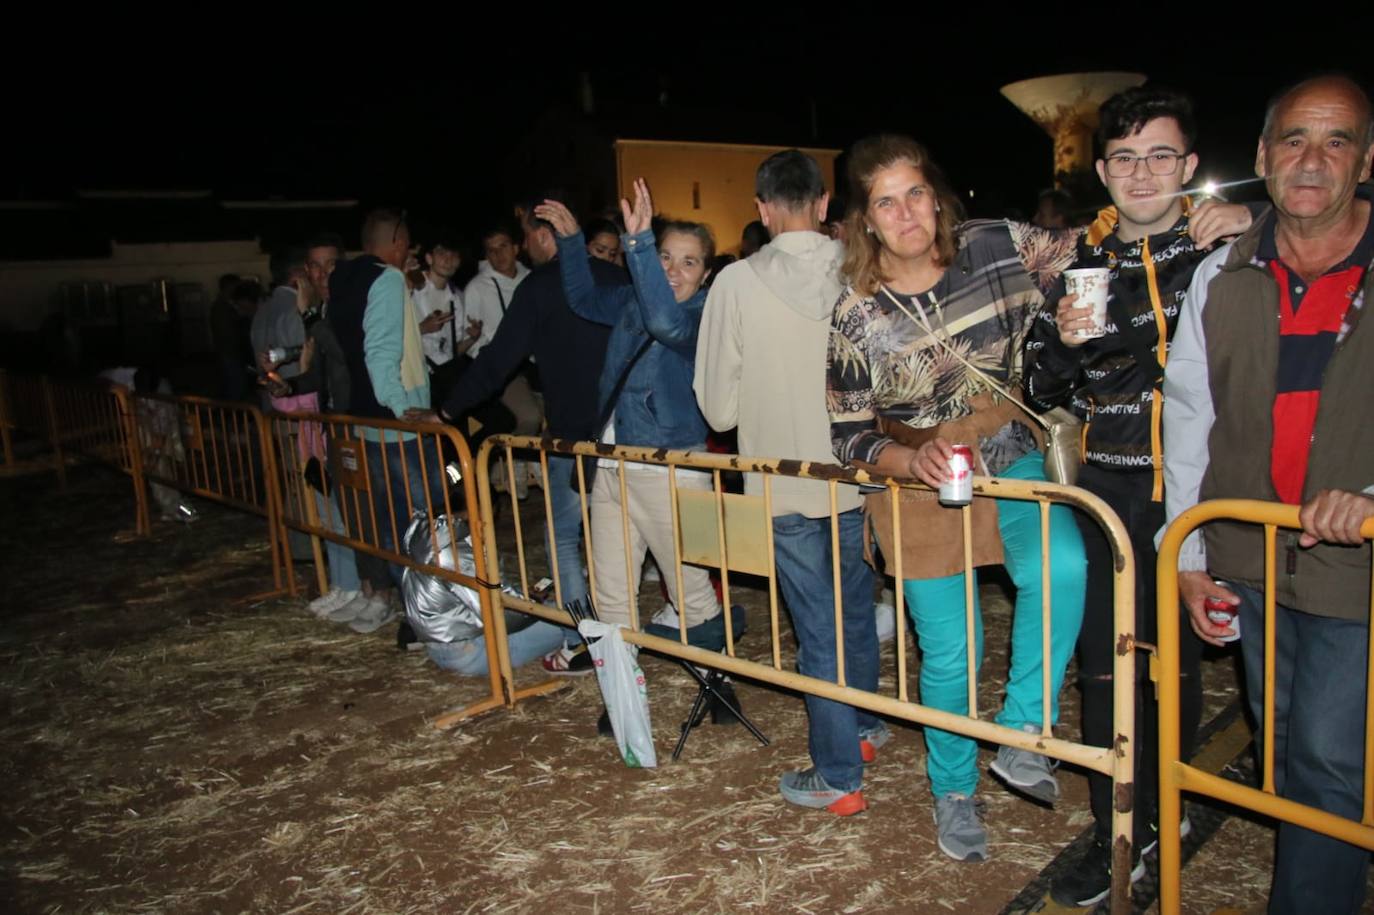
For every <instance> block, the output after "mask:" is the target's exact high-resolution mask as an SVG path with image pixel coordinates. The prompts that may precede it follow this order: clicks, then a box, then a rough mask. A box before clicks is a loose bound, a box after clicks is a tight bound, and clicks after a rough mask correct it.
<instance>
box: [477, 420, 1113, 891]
mask: <svg viewBox="0 0 1374 915" xmlns="http://www.w3.org/2000/svg"><path fill="white" fill-rule="evenodd" d="M494 451H495V452H499V453H500V454H502V455H503V456H504V457H505V461H504V466H505V468H506V473H507V477H508V485H507V491H508V494H509V498H510V508H511V511H510V516H511V518H512V520H513V525H514V537H515V550H516V561H517V564H518V569H517V573H516V576H514V578H515V579H516V580H513V581H511V582H509V583H508V584H509V585H510V586H511V590H517V591H518V593H514V594H513V593H509V592H502V591H501V590H499V589H498V588H497V587H496V583H489V584H488V587H489V589H490V592H491V597H492V601H493V604H494V605H497V606H504V607H505V608H508V609H514V610H519V611H521V612H524V613H528V614H531V615H533V616H536V617H539V618H541V619H544V620H548V621H549V622H553V623H558V624H560V625H571V624H572V622H573V621H572V618H571V617H570V616H569V614H567V613H566V612H565V611H563V610H561V609H558V608H560V607H562V606H563V590H564V583H563V582H562V581H561V580H560V576H559V570H558V561H557V537H556V536H555V532H554V526H553V505H552V502H551V500H550V491H551V490H550V486H551V485H557V484H551V483H550V475H549V457H550V455H583V456H588V457H593V458H609V459H611V460H613V461H614V462H615V466H614V467H603V468H602V469H601V470H600V471H599V473H600V474H609V475H613V479H614V481H615V482H614V483H612V484H611V485H613V486H615V485H618V486H619V489H620V506H621V508H620V513H621V529H622V531H623V540H624V549H625V553H626V555H625V562H626V565H627V572H628V571H629V566H630V563H631V562H632V559H633V558H632V557H631V556H630V555H629V552H630V534H629V528H630V521H629V518H628V510H627V503H628V500H627V498H626V491H627V486H626V464H627V463H639V464H648V465H654V466H658V467H664V468H667V469H668V472H667V474H666V479H667V481H668V485H669V488H670V493H671V495H670V504H671V515H672V525H673V531H674V545H673V546H674V556H673V568H672V569H671V570H670V569H666V568H665V569H663V573H664V575H665V576H668V575H672V576H674V577H675V580H676V584H677V591H676V592H675V593H677V594H679V595H681V594H682V593H683V586H682V573H683V564H684V563H688V564H691V565H696V566H702V567H706V568H711V569H716V570H718V571H719V573H720V578H721V586H722V592H723V594H722V596H723V600H722V602H721V603H722V605H723V610H722V612H723V613H724V615H725V626H724V631H725V640H726V647H725V653H724V654H723V655H722V654H717V653H714V652H710V651H706V650H703V649H701V648H696V647H693V646H691V645H689V644H688V643H687V634H686V629H685V627H680V629H679V638H678V639H665V638H659V637H656V636H653V635H649V634H647V633H645V632H643V631H642V627H641V625H640V622H641V621H640V616H639V608H638V605H637V604H638V602H637V595H635V594H634V593H633V590H634V589H630V594H629V601H630V625H629V626H628V627H625V628H624V629H623V635H624V638H625V641H627V642H630V643H632V644H635V645H639V646H641V647H643V648H649V649H653V650H654V651H656V652H660V653H662V654H665V655H668V656H671V657H673V658H680V659H683V660H686V661H689V662H691V663H692V664H696V665H699V666H702V667H711V668H717V669H720V670H723V671H725V672H727V673H730V674H737V675H739V676H743V677H748V678H751V679H754V680H759V681H762V682H765V683H771V684H775V685H777V686H782V687H785V688H789V689H794V690H797V691H799V692H803V693H809V694H811V695H815V696H819V697H821V698H825V699H830V700H833V701H836V702H843V703H847V704H849V705H853V706H856V707H859V708H863V709H867V710H869V711H871V712H875V713H878V714H883V715H889V716H892V717H894V718H900V719H903V720H906V721H910V722H914V723H917V724H922V725H928V726H931V727H936V728H940V729H942V730H947V731H951V732H954V733H957V734H960V735H963V736H965V737H970V738H974V739H977V740H986V741H989V742H992V743H996V744H1002V745H1005V746H1011V747H1019V748H1022V749H1026V750H1031V751H1033V752H1036V753H1043V754H1045V755H1048V756H1051V757H1054V758H1056V759H1060V760H1063V761H1066V762H1071V763H1074V764H1076V765H1080V766H1083V767H1084V768H1087V769H1092V770H1094V771H1097V772H1101V773H1103V774H1105V775H1108V776H1110V777H1111V778H1112V780H1113V784H1114V797H1116V798H1117V803H1116V804H1115V805H1114V812H1113V832H1114V836H1115V838H1114V842H1113V865H1114V866H1113V869H1112V872H1113V873H1114V874H1117V875H1121V878H1120V879H1114V880H1113V887H1112V907H1113V911H1116V912H1124V911H1129V910H1130V885H1129V881H1128V880H1127V879H1125V875H1127V874H1129V873H1130V870H1131V864H1130V861H1131V838H1132V832H1131V817H1132V808H1133V806H1134V801H1133V779H1134V772H1133V765H1132V761H1133V757H1134V752H1133V749H1132V745H1133V743H1134V740H1135V720H1134V714H1135V709H1134V698H1133V690H1134V683H1135V653H1134V651H1133V650H1132V649H1133V648H1134V646H1135V631H1134V630H1135V607H1134V600H1133V595H1134V593H1135V590H1134V589H1135V577H1134V576H1135V568H1134V555H1133V552H1132V549H1131V545H1130V538H1129V537H1128V536H1127V533H1126V530H1125V528H1124V527H1123V526H1122V524H1121V521H1120V519H1118V518H1117V516H1116V515H1115V513H1114V512H1112V510H1111V509H1110V508H1108V507H1107V505H1106V503H1104V502H1102V501H1101V500H1100V499H1098V498H1097V497H1096V496H1094V495H1092V494H1091V493H1089V492H1087V491H1085V490H1082V489H1077V488H1074V487H1067V486H1058V485H1055V484H1052V483H1045V482H1033V481H1021V480H1009V479H997V478H983V477H975V478H974V493H975V495H977V496H983V497H988V498H993V499H1015V500H1021V501H1033V502H1037V503H1039V505H1040V525H1041V538H1042V542H1044V543H1048V542H1049V509H1050V505H1051V504H1052V503H1063V504H1066V505H1069V506H1071V507H1073V508H1076V509H1079V510H1081V511H1085V512H1087V513H1088V514H1089V515H1090V516H1092V517H1093V518H1094V519H1095V520H1096V521H1097V522H1098V524H1100V525H1101V526H1102V528H1103V529H1104V531H1105V533H1106V535H1107V539H1108V542H1109V543H1110V544H1111V547H1112V550H1113V553H1114V557H1115V572H1114V606H1115V619H1116V644H1117V645H1118V646H1119V647H1118V651H1117V653H1116V658H1115V666H1114V687H1113V691H1114V708H1115V719H1114V720H1115V740H1114V746H1113V747H1090V746H1085V745H1082V744H1076V743H1073V742H1070V741H1068V740H1062V739H1059V738H1056V737H1054V736H1053V735H1052V733H1051V729H1050V723H1049V716H1050V714H1051V712H1050V707H1051V702H1050V700H1049V697H1050V692H1051V691H1050V677H1051V672H1050V665H1049V664H1048V663H1045V664H1042V668H1043V670H1044V674H1043V683H1042V688H1043V691H1044V692H1043V695H1044V696H1045V697H1046V701H1045V702H1044V713H1043V714H1044V720H1042V722H1041V729H1040V733H1039V734H1027V733H1025V732H1022V731H1015V730H1012V729H1010V728H1007V727H1004V726H1002V725H999V724H996V723H994V722H992V721H990V720H986V719H984V718H982V717H981V716H980V714H979V710H978V701H977V677H976V671H975V669H974V668H975V661H976V657H975V654H976V653H975V652H973V651H969V652H967V655H968V665H969V678H968V680H969V714H968V715H967V716H964V715H959V714H956V713H951V712H945V711H941V710H939V709H935V708H931V707H928V706H923V705H920V704H919V703H917V702H915V701H913V700H912V699H911V698H910V694H909V684H908V675H907V664H906V642H907V637H906V627H905V625H904V624H903V620H904V615H905V607H904V604H905V598H904V595H903V591H902V588H901V587H898V588H897V589H896V597H897V606H896V611H897V618H898V626H897V631H896V658H897V661H896V666H897V670H896V684H897V688H896V695H895V696H886V695H879V694H876V693H870V692H866V691H863V690H859V689H855V688H853V687H849V686H847V685H845V677H844V668H843V658H844V635H843V625H842V613H843V603H842V601H843V598H842V594H841V587H840V582H839V564H838V544H839V522H838V511H837V487H838V486H839V484H841V483H868V484H874V485H877V486H880V487H882V488H883V489H885V490H886V491H887V494H888V496H889V498H891V500H892V507H893V512H892V527H893V530H892V542H893V543H896V544H900V543H902V534H901V512H900V511H899V510H897V509H898V504H899V501H898V500H899V497H900V494H901V492H902V491H903V490H922V491H928V490H927V488H926V487H925V486H924V485H922V484H919V483H916V482H914V481H911V480H905V479H897V478H892V477H885V476H881V475H877V474H869V473H865V472H863V471H859V470H850V469H847V468H843V467H839V466H836V465H832V464H816V463H803V462H799V461H780V460H765V459H757V458H745V457H739V456H735V455H716V454H706V453H696V452H688V451H668V450H665V449H658V450H653V449H648V448H633V447H619V446H617V447H610V446H606V445H597V444H594V443H589V442H572V441H564V440H556V439H548V438H544V439H540V438H534V437H524V436H507V435H498V436H493V437H492V438H490V439H488V440H487V441H486V442H485V444H484V445H483V447H482V450H481V452H480V454H479V455H478V459H477V473H478V486H477V489H478V495H479V497H480V498H481V500H482V510H481V517H482V521H483V523H484V524H485V525H486V528H487V530H486V534H485V535H484V536H483V537H482V538H481V542H482V544H483V546H484V547H485V548H486V549H487V550H490V551H492V552H491V556H490V557H489V560H488V563H487V567H488V568H495V563H494V561H493V560H494V559H495V550H496V543H497V539H496V529H495V525H494V521H493V518H494V514H493V511H492V501H491V500H492V495H491V486H490V480H489V471H488V467H489V465H490V464H491V461H490V458H491V457H492V453H493V452H494ZM517 451H526V452H534V453H536V454H537V457H538V462H539V468H540V473H541V476H542V482H543V494H544V495H543V500H544V506H543V507H544V521H543V526H544V528H545V532H546V535H547V541H548V543H549V556H548V563H547V569H548V573H549V574H548V576H547V577H549V578H551V579H552V581H553V595H554V599H555V601H556V604H555V605H554V606H549V605H546V604H544V603H541V602H540V601H539V600H538V597H537V595H536V593H535V591H534V590H532V588H531V573H530V569H529V564H528V556H527V550H526V542H527V535H526V532H525V530H524V524H523V522H522V520H521V517H520V506H519V503H518V502H517V501H516V497H515V489H516V487H515V480H514V477H513V470H512V469H511V468H512V466H513V458H514V456H515V455H514V452H517ZM576 463H577V468H576V476H575V482H576V487H575V488H576V489H577V491H578V494H579V497H580V508H581V513H582V529H583V535H582V541H583V546H584V549H585V553H586V556H587V559H588V561H587V567H588V577H589V579H590V590H591V592H592V593H593V594H594V593H595V591H596V562H595V558H594V551H593V549H592V532H591V518H590V515H589V510H588V499H587V496H588V486H587V481H586V471H585V470H584V464H587V463H589V462H584V461H581V460H579V461H577V462H576ZM679 469H693V470H696V471H707V472H709V473H710V476H711V483H712V485H711V488H710V489H695V488H693V489H687V488H684V487H680V486H679V482H678V470H679ZM731 471H743V472H746V473H756V474H760V475H761V476H762V478H763V495H762V496H761V497H759V496H744V495H737V494H734V493H728V492H726V491H725V490H724V489H723V488H722V485H721V475H722V474H724V473H729V472H731ZM775 477H805V478H812V479H818V480H822V481H825V483H826V484H827V485H828V487H829V492H830V528H831V540H832V553H833V554H835V568H834V569H833V570H832V581H833V582H834V591H835V594H834V600H835V629H836V632H835V642H836V656H837V662H838V663H837V674H838V676H837V682H829V681H827V680H821V679H816V678H813V677H807V676H803V675H801V674H799V673H794V672H792V671H788V670H784V669H783V666H782V650H781V640H780V635H779V632H780V626H779V598H778V577H777V569H776V562H775V559H774V555H773V539H772V537H773V534H772V523H771V522H772V514H773V512H772V481H773V479H774V478H775ZM962 511H963V530H964V536H963V548H964V568H965V573H964V576H965V582H966V586H965V612H966V618H967V631H968V632H969V633H970V634H971V633H972V632H973V626H974V622H973V604H972V596H973V588H974V577H973V574H972V571H971V570H972V569H973V563H972V542H971V536H970V531H971V509H970V507H965V508H963V509H962ZM894 553H895V554H896V555H894V556H893V557H891V562H892V564H893V566H894V567H893V568H891V569H889V571H890V572H892V573H893V575H894V577H895V579H896V580H897V581H898V582H901V581H902V580H903V576H902V558H901V556H902V550H901V549H895V550H894ZM1041 553H1042V556H1041V574H1042V576H1044V579H1043V580H1045V581H1048V580H1049V565H1050V556H1049V554H1050V551H1049V550H1048V549H1044V550H1042V551H1041ZM658 558H659V559H660V560H662V559H664V558H666V557H658ZM732 571H733V572H736V573H740V572H744V573H749V574H755V575H759V576H761V577H764V578H766V579H767V582H768V615H769V635H770V639H771V645H770V648H771V658H770V663H766V664H765V663H759V662H755V661H751V660H747V659H743V658H740V657H738V656H737V654H736V646H735V643H734V638H733V619H732V612H733V611H732V610H731V600H730V574H731V572H732ZM627 578H628V580H629V581H633V580H634V576H633V574H627ZM1042 590H1043V593H1044V598H1043V606H1042V610H1041V612H1042V614H1043V616H1042V627H1041V629H1042V633H1043V637H1042V646H1041V647H1042V651H1043V652H1044V657H1046V658H1048V657H1049V655H1050V645H1049V640H1050V625H1049V617H1050V588H1049V587H1048V586H1046V587H1045V588H1043V589H1042ZM679 612H681V608H679ZM491 620H492V622H493V624H494V629H495V630H496V632H495V635H496V636H497V639H496V641H497V644H498V648H499V649H500V651H501V654H500V658H501V674H502V677H503V678H504V680H505V682H506V684H507V686H506V688H507V692H508V697H509V701H510V702H511V703H512V704H513V703H514V702H515V701H516V700H517V699H518V698H519V697H520V696H521V695H522V694H521V692H519V691H517V690H516V689H515V687H514V678H513V674H512V671H511V668H510V658H509V654H508V652H507V649H506V645H505V626H504V614H502V613H494V614H492V616H491ZM970 641H972V639H971V637H970ZM489 644H490V643H489ZM534 691H539V690H538V689H537V688H536V689H535V690H528V691H526V692H534Z"/></svg>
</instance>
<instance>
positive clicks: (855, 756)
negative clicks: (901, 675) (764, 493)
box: [773, 509, 879, 791]
mask: <svg viewBox="0 0 1374 915" xmlns="http://www.w3.org/2000/svg"><path fill="white" fill-rule="evenodd" d="M839 527H840V587H841V593H840V596H841V598H842V599H843V601H844V680H845V685H847V686H852V687H854V688H855V689H863V690H868V691H869V692H875V691H876V690H877V689H878V630H877V627H876V625H875V624H874V619H873V572H872V570H871V569H870V568H869V567H868V564H867V563H866V562H864V549H863V527H864V517H863V513H862V512H861V511H859V510H858V509H855V510H853V511H847V512H843V513H841V514H840V515H839ZM773 552H774V555H775V557H776V561H777V571H778V583H779V584H780V585H781V587H782V596H783V599H784V600H785V601H786V602H787V609H788V611H790V612H791V614H792V628H793V629H795V630H796V633H797V669H798V670H799V671H800V672H801V673H802V674H803V675H805V676H808V677H815V678H817V679H819V680H829V681H830V682H832V683H834V682H837V675H836V653H835V597H834V594H835V591H834V583H833V579H832V576H831V569H833V568H834V565H833V559H832V557H833V553H832V550H831V539H830V519H829V518H828V517H826V518H808V517H806V516H804V515H799V514H791V515H780V516H778V517H776V518H774V519H773ZM806 713H807V717H808V718H809V719H810V729H809V737H808V743H809V746H810V751H811V762H812V763H813V764H814V765H815V767H816V769H817V770H818V771H819V772H820V773H821V777H823V778H824V779H825V781H826V784H828V785H829V786H830V787H832V788H837V789H839V790H841V791H857V790H858V789H859V788H860V787H861V786H862V784H863V774H864V765H863V760H862V759H861V758H860V756H859V731H860V730H867V729H868V728H872V727H876V726H877V725H878V724H879V722H878V719H877V718H875V717H874V716H873V715H872V714H871V713H869V712H865V711H861V710H859V709H856V708H854V707H853V706H852V705H845V704H843V703H840V702H832V701H830V700H829V699H821V698H819V697H817V696H807V697H806Z"/></svg>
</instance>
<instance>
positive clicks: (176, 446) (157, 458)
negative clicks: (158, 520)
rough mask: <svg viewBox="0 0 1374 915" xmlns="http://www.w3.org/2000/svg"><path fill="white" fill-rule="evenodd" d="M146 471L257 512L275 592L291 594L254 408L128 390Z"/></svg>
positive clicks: (264, 433)
mask: <svg viewBox="0 0 1374 915" xmlns="http://www.w3.org/2000/svg"><path fill="white" fill-rule="evenodd" d="M129 402H130V404H131V405H132V412H133V422H134V424H135V426H136V428H137V430H138V434H137V436H136V441H137V445H138V452H139V458H138V459H139V460H140V461H141V464H142V472H143V476H144V477H145V478H146V479H147V480H148V481H149V482H151V483H158V484H161V485H163V486H169V487H171V488H173V489H177V490H180V491H181V492H185V493H189V494H191V495H194V496H199V497H200V498H202V499H209V500H211V501H213V502H219V503H221V504H223V505H228V506H230V507H232V508H237V509H240V510H242V511H246V512H251V513H253V514H255V515H261V516H262V517H263V518H264V519H265V520H266V521H267V539H268V544H269V548H270V552H271V565H272V590H270V591H267V592H264V593H263V594H261V595H255V596H257V597H265V596H274V595H278V594H284V593H287V592H290V593H292V594H294V593H295V576H294V575H293V574H292V573H291V561H290V556H289V555H288V554H287V551H286V544H285V540H284V538H282V537H281V536H280V522H279V520H278V513H279V511H280V501H281V500H280V497H279V495H278V492H277V485H276V483H275V481H276V477H277V472H276V460H275V457H274V455H273V453H272V448H271V440H270V437H269V435H268V429H267V421H266V420H265V419H264V418H263V415H262V412H261V411H260V410H258V409H257V408H256V407H254V406H252V405H250V404H245V403H237V402H230V401H220V400H209V399H207V398H204V397H172V396H170V395H165V394H130V395H129ZM140 490H141V487H140Z"/></svg>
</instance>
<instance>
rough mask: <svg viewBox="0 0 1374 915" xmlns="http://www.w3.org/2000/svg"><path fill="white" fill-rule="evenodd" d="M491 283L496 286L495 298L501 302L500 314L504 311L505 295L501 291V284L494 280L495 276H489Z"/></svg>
mask: <svg viewBox="0 0 1374 915" xmlns="http://www.w3.org/2000/svg"><path fill="white" fill-rule="evenodd" d="M491 284H492V285H493V286H495V287H496V299H497V301H499V302H500V303H501V314H502V315H504V314H505V313H506V296H505V294H504V293H502V292H501V284H500V283H498V282H496V277H492V278H491Z"/></svg>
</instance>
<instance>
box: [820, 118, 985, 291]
mask: <svg viewBox="0 0 1374 915" xmlns="http://www.w3.org/2000/svg"><path fill="white" fill-rule="evenodd" d="M903 163H905V164H907V165H910V166H911V167H912V168H917V169H920V170H921V176H922V177H923V178H925V181H926V183H927V184H929V185H930V187H931V189H932V190H933V191H934V192H935V202H936V203H937V204H938V205H939V212H938V213H937V214H936V217H935V243H934V248H935V254H934V260H935V263H937V264H941V265H948V264H950V263H952V262H953V261H954V253H955V252H956V251H957V250H958V230H959V224H960V223H961V222H963V221H964V208H963V205H962V204H961V203H960V202H959V198H958V197H957V196H956V195H955V193H954V191H953V190H952V189H951V188H950V186H949V182H948V181H947V180H946V179H945V175H944V172H942V171H941V170H940V166H938V165H936V164H935V161H934V160H933V159H931V158H930V153H929V152H927V151H926V148H925V147H924V146H922V145H921V144H920V143H917V142H916V141H915V140H913V139H911V138H910V137H905V136H901V135H900V134H887V133H885V134H878V135H876V136H872V137H865V138H864V139H862V140H860V141H859V142H857V143H855V144H854V146H853V148H852V149H850V151H849V167H848V169H847V171H848V176H849V201H850V202H849V213H848V215H847V216H846V217H845V225H846V228H847V229H848V241H847V242H846V244H845V254H844V266H843V267H842V268H841V269H842V271H843V273H844V275H845V276H846V277H847V278H848V279H849V282H850V283H851V284H852V285H853V286H854V288H855V289H856V290H858V291H859V292H860V293H862V294H863V295H873V294H874V293H876V292H877V291H878V287H879V286H880V285H881V284H882V282H883V280H885V279H887V277H885V276H883V272H882V250H883V249H882V243H881V242H880V241H879V240H878V236H877V235H875V234H873V233H872V232H870V231H868V228H869V227H868V222H867V220H866V218H865V215H866V214H867V212H868V204H869V199H868V195H869V194H870V193H871V192H872V190H873V182H874V180H875V179H876V178H877V177H878V172H880V171H882V170H883V169H885V168H891V167H892V166H894V165H900V164H903Z"/></svg>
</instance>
